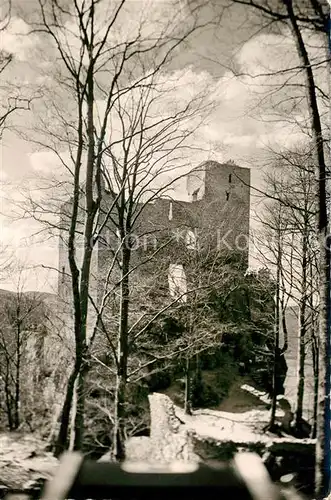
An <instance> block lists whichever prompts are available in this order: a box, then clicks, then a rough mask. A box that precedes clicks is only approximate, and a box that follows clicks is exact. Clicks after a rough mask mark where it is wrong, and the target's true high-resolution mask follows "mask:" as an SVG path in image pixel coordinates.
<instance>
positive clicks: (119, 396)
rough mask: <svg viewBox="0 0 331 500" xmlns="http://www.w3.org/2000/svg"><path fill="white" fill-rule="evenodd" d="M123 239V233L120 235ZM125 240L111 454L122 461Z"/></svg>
mask: <svg viewBox="0 0 331 500" xmlns="http://www.w3.org/2000/svg"><path fill="white" fill-rule="evenodd" d="M122 241H124V235H123V237H122ZM126 245H127V243H126V242H125V243H124V245H123V249H122V271H121V283H120V290H121V291H120V325H119V336H118V353H117V356H118V368H117V374H116V390H115V412H114V413H115V415H114V430H113V451H112V453H113V456H114V458H115V459H116V460H118V461H122V460H124V458H125V417H126V408H125V405H126V386H127V371H128V350H129V342H128V319H129V300H130V289H129V264H130V258H131V251H130V249H129V248H126Z"/></svg>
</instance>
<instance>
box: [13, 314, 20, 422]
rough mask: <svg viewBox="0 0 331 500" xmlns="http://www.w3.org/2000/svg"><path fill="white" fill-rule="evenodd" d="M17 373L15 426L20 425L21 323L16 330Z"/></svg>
mask: <svg viewBox="0 0 331 500" xmlns="http://www.w3.org/2000/svg"><path fill="white" fill-rule="evenodd" d="M16 335H17V338H16V373H15V405H14V406H15V408H14V428H15V429H18V428H19V426H20V377H21V373H20V372H21V325H20V324H19V323H18V325H17V332H16Z"/></svg>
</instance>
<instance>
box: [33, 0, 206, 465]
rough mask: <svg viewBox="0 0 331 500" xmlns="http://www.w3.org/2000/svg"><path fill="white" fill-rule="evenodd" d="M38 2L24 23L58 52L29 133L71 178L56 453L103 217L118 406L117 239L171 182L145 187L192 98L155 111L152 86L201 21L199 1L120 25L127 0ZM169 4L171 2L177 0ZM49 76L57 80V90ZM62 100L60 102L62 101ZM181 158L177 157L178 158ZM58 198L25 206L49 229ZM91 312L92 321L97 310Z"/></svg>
mask: <svg viewBox="0 0 331 500" xmlns="http://www.w3.org/2000/svg"><path fill="white" fill-rule="evenodd" d="M170 3H171V2H170ZM38 4H39V12H38V15H37V17H36V16H35V17H34V19H33V20H31V21H30V24H31V26H32V28H33V31H34V32H37V33H39V36H41V37H43V36H45V43H47V44H50V45H49V49H50V50H51V51H55V52H56V54H57V55H58V57H59V65H57V66H56V67H55V68H54V71H53V72H52V77H53V80H52V85H51V92H49V93H48V94H47V97H48V98H49V102H48V103H47V108H48V111H47V113H45V108H43V109H42V112H41V113H39V114H40V120H41V122H40V123H41V124H42V125H41V128H39V134H40V135H39V136H38V137H37V138H36V136H35V137H34V139H33V140H34V142H35V144H39V146H40V147H45V146H46V147H48V148H49V149H50V150H52V151H53V152H54V153H55V154H56V155H57V157H58V159H59V162H60V164H61V165H62V166H63V167H64V169H65V170H66V172H67V174H68V177H69V181H66V180H65V181H63V182H61V181H59V182H58V184H57V187H59V185H60V187H61V188H62V198H61V199H62V200H64V197H63V187H64V189H65V186H67V193H68V194H69V196H68V198H70V200H69V201H67V202H66V204H65V205H62V207H61V212H62V223H61V229H62V236H61V237H64V239H65V245H66V249H67V256H68V263H69V270H68V271H66V274H67V275H68V276H69V279H70V282H71V284H70V290H71V291H70V295H71V298H72V301H73V310H74V338H75V348H76V352H75V362H74V367H73V370H72V373H71V376H70V378H69V381H68V385H67V391H66V397H65V401H64V405H63V411H62V416H61V425H60V431H59V435H58V439H57V444H56V447H55V453H56V455H58V454H59V453H61V452H62V450H63V449H65V448H66V447H67V444H68V429H69V421H70V418H69V416H70V411H71V406H72V400H73V395H74V392H75V391H74V388H75V387H76V393H77V401H76V415H75V425H74V428H75V440H74V448H75V449H79V448H81V445H82V439H83V429H84V394H85V391H84V384H85V376H86V373H87V372H88V369H89V345H90V344H91V345H92V344H93V340H94V334H93V333H92V336H91V338H90V339H89V338H88V337H89V334H88V321H89V319H88V318H89V314H90V315H91V314H92V315H93V314H94V313H95V312H96V311H95V307H94V306H93V305H92V304H93V293H92V292H91V272H92V271H91V266H92V264H91V263H92V260H93V255H94V253H95V249H96V247H97V244H98V243H97V242H98V239H99V237H100V234H101V232H102V229H103V228H105V227H106V226H107V224H108V225H109V226H111V228H112V230H113V229H114V227H115V228H116V229H117V230H118V232H119V240H120V242H121V245H120V247H119V250H118V256H116V258H117V257H118V259H119V260H120V262H121V265H120V267H119V270H120V275H119V277H118V278H119V279H118V283H119V285H118V286H119V290H120V308H121V311H122V314H121V320H120V324H119V340H118V348H119V349H120V353H121V354H120V355H119V370H118V378H117V385H118V391H117V394H119V402H118V405H117V408H119V409H120V408H121V404H122V403H121V401H120V399H121V397H122V396H121V387H122V386H124V384H125V382H124V380H125V377H126V359H125V358H126V355H125V353H126V345H125V340H124V339H125V336H126V332H127V329H128V324H127V322H128V319H127V318H128V314H127V310H128V302H129V299H128V297H129V276H130V270H129V266H130V259H131V253H132V251H131V249H130V246H128V245H126V244H124V243H125V242H127V240H128V239H129V238H130V235H131V232H132V230H133V227H134V222H135V221H136V220H138V219H139V215H140V212H141V206H140V205H139V203H140V198H142V197H143V196H145V195H146V194H147V198H148V200H149V201H153V199H154V198H155V196H156V191H155V189H156V190H157V193H158V196H160V194H161V193H162V192H163V193H164V192H166V190H167V189H168V188H169V187H170V186H171V184H172V183H173V180H171V181H166V182H164V183H163V187H162V189H160V188H159V187H157V188H155V187H154V185H153V182H154V181H155V180H156V179H157V178H158V177H161V174H162V175H163V176H171V173H172V171H173V170H174V169H175V168H177V167H178V162H177V163H176V158H175V157H176V154H175V153H174V152H175V151H176V149H178V150H179V149H180V148H182V150H184V147H187V141H186V138H187V137H188V136H189V135H190V134H191V133H192V130H193V129H194V128H196V127H197V122H195V123H194V124H193V126H192V123H191V124H190V123H189V119H190V118H191V119H192V118H193V116H196V110H197V108H198V107H199V106H198V104H199V102H200V98H192V99H188V100H187V102H186V103H185V104H184V105H183V106H180V105H177V103H176V102H174V101H171V99H170V100H168V101H167V102H168V112H167V113H166V114H165V116H162V114H161V115H159V116H157V111H156V108H155V105H157V100H158V93H159V96H160V95H161V96H166V95H167V93H168V95H169V96H171V91H170V92H169V90H171V86H172V85H173V86H174V84H175V80H174V81H172V82H171V80H170V81H169V78H168V80H167V77H166V76H165V72H166V71H167V69H168V63H169V61H170V60H171V58H172V56H173V55H174V54H176V51H177V49H178V47H179V46H180V45H181V44H182V43H185V41H186V40H187V39H188V37H189V36H190V35H191V34H192V33H193V32H195V31H196V30H197V29H201V28H203V27H204V26H205V25H206V24H207V23H208V21H207V22H206V20H204V21H203V22H199V20H198V16H197V13H198V9H195V10H193V12H191V13H190V15H189V16H186V15H185V11H184V16H183V11H182V10H178V9H177V10H176V9H175V10H174V11H173V12H174V15H172V16H171V19H170V16H169V13H168V14H167V15H166V12H164V14H165V17H164V20H162V22H161V21H160V17H159V14H160V13H159V12H158V13H157V20H158V22H155V23H154V21H155V19H152V18H151V16H153V12H149V11H146V12H145V13H144V14H143V15H141V13H137V19H138V22H137V23H136V24H135V25H134V27H133V28H132V29H129V30H128V29H127V25H126V23H127V19H128V16H129V15H130V13H129V10H128V4H129V2H126V1H125V0H121V1H117V2H115V3H112V4H111V5H110V6H109V8H106V7H105V5H104V4H102V3H100V2H98V1H96V0H89V2H74V3H73V4H72V5H70V6H69V5H67V3H66V2H64V1H63V2H58V1H55V0H49V1H48V2H42V1H39V2H38ZM172 4H173V7H176V2H173V3H172ZM172 4H171V5H172ZM130 5H131V4H130ZM38 16H39V17H38ZM153 23H154V24H153ZM162 73H163V76H162ZM158 75H160V76H159V77H158ZM54 82H57V83H58V90H57V91H55V87H54ZM56 93H57V95H56ZM45 95H46V90H45ZM166 99H167V98H166ZM63 101H65V102H66V105H67V108H68V109H65V108H64V107H63V105H62V103H63ZM50 110H51V112H52V114H50V112H49V111H50ZM36 111H38V110H36ZM151 116H152V118H151ZM184 143H185V144H184ZM63 144H65V149H67V150H68V153H69V161H66V160H64V158H63V154H61V152H60V151H61V148H62V150H63ZM178 156H179V158H180V155H178ZM179 163H180V164H182V165H183V160H180V161H179ZM184 163H185V161H184ZM104 185H105V187H106V190H107V191H109V193H110V194H111V199H110V200H109V196H108V195H109V193H108V194H107V196H106V195H105V191H106V190H104ZM53 187H54V183H53ZM133 193H134V196H133ZM53 200H54V199H53ZM59 201H60V198H59V199H58V200H56V201H53V205H52V206H51V207H50V204H48V208H46V209H45V205H43V204H42V203H40V202H38V200H36V199H34V198H33V197H32V196H30V206H29V208H28V209H27V208H26V207H25V211H26V214H28V215H29V216H31V215H32V216H34V217H35V218H38V219H39V220H43V221H46V222H48V228H49V227H53V229H54V231H55V232H56V231H58V229H59V225H58V222H57V221H56V217H55V215H56V212H57V210H58V208H59V207H58V205H59ZM114 214H115V215H114ZM47 219H48V220H47ZM114 219H115V220H114ZM114 222H115V225H114ZM106 297H107V296H106ZM89 302H90V305H89ZM91 308H92V309H91ZM102 310H103V306H102V305H101V311H102ZM96 315H97V320H96V325H97V327H98V328H99V325H100V318H101V312H100V311H99V312H98V313H97V314H96ZM98 328H97V329H98ZM92 330H93V328H92ZM122 353H123V354H122ZM123 391H124V389H123Z"/></svg>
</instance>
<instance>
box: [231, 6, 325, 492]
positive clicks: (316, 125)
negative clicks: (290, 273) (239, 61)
mask: <svg viewBox="0 0 331 500" xmlns="http://www.w3.org/2000/svg"><path fill="white" fill-rule="evenodd" d="M233 4H239V5H242V6H246V7H247V10H248V9H252V11H253V12H255V13H256V14H257V15H259V16H260V18H261V20H262V22H263V27H262V29H265V30H266V31H267V32H270V27H272V29H273V30H275V29H276V27H277V26H278V27H279V29H280V32H282V30H283V29H284V28H285V29H286V28H290V30H291V33H292V37H293V40H294V42H295V45H296V49H297V55H298V58H299V64H296V65H294V66H295V67H294V66H292V67H287V68H282V69H281V70H280V72H281V73H283V74H288V75H289V77H288V78H286V79H285V82H282V84H281V85H279V86H278V88H279V89H289V88H290V86H292V87H293V83H292V82H291V81H290V80H291V75H294V74H298V72H299V75H300V76H301V78H302V79H303V82H302V81H300V82H294V86H296V87H297V88H299V87H301V88H303V90H305V91H306V94H305V95H304V96H303V95H301V96H299V100H301V102H306V104H307V108H308V110H309V113H310V122H309V124H310V130H307V129H306V128H305V127H304V128H305V132H306V133H307V132H308V133H309V134H310V135H311V137H312V141H313V154H314V155H315V158H316V162H314V163H315V165H316V166H315V169H316V175H315V178H316V196H317V198H318V212H317V216H316V231H317V233H318V239H319V246H320V252H319V255H320V264H319V268H320V280H321V282H320V287H319V291H320V302H319V304H320V306H319V342H320V349H319V370H320V381H319V396H318V401H319V404H318V406H319V412H318V425H317V445H316V494H317V495H319V496H321V495H323V494H327V492H328V489H329V470H330V466H329V458H328V456H329V453H328V451H327V449H326V447H325V446H326V443H327V442H328V441H329V437H326V435H325V432H326V429H328V428H329V424H328V419H329V416H328V410H327V408H328V407H329V397H330V395H329V392H330V391H329V382H328V381H329V379H330V373H329V362H328V359H329V355H330V354H329V350H330V347H329V346H330V332H329V327H328V324H329V321H328V310H329V295H330V294H329V288H330V286H329V281H330V279H329V277H330V254H329V242H328V213H327V196H328V195H327V183H326V181H327V178H328V170H327V161H326V150H327V148H328V145H327V137H328V134H329V132H328V127H324V126H323V115H325V113H324V112H323V105H324V104H325V103H326V102H327V101H328V99H329V96H328V91H325V90H323V89H322V88H321V85H320V84H319V83H318V80H319V79H318V72H320V71H321V69H322V70H323V69H324V70H325V71H326V72H327V71H328V70H329V66H330V54H329V50H328V26H329V6H328V3H327V2H326V1H324V0H307V1H305V2H300V1H295V0H279V1H278V0H277V1H276V2H268V3H266V2H264V1H260V0H256V1H255V0H230V1H229V3H228V5H233ZM259 32H261V26H259ZM312 34H313V35H315V37H314V40H315V42H316V40H317V43H318V44H319V46H320V51H319V56H318V57H317V59H316V57H315V58H314V56H312V50H311V49H312V47H311V45H312V46H313V45H314V44H313V43H312V44H310V42H309V35H312ZM315 49H316V45H315ZM315 54H316V51H315ZM321 54H325V57H324V56H322V57H321ZM267 73H268V74H269V76H272V75H275V76H277V74H278V75H279V74H280V73H279V71H271V72H270V71H269V72H267ZM286 80H287V81H286ZM275 92H276V90H275V89H273V90H272V94H273V95H274V94H275ZM286 101H287V102H288V98H287V99H286ZM294 102H297V100H296V99H294ZM280 107H281V106H280ZM294 108H295V104H294V107H293V109H294ZM288 116H289V119H291V112H290V113H289V114H288ZM301 126H302V124H301Z"/></svg>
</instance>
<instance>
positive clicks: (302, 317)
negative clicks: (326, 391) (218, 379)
mask: <svg viewBox="0 0 331 500" xmlns="http://www.w3.org/2000/svg"><path fill="white" fill-rule="evenodd" d="M307 250H308V248H307V228H306V227H305V229H304V234H303V242H302V263H301V266H302V283H301V287H302V288H301V297H300V312H299V360H298V386H297V400H296V409H295V427H296V428H297V429H298V430H300V428H301V426H302V419H303V398H304V390H305V361H306V332H307V317H306V316H307V315H306V305H307Z"/></svg>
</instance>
